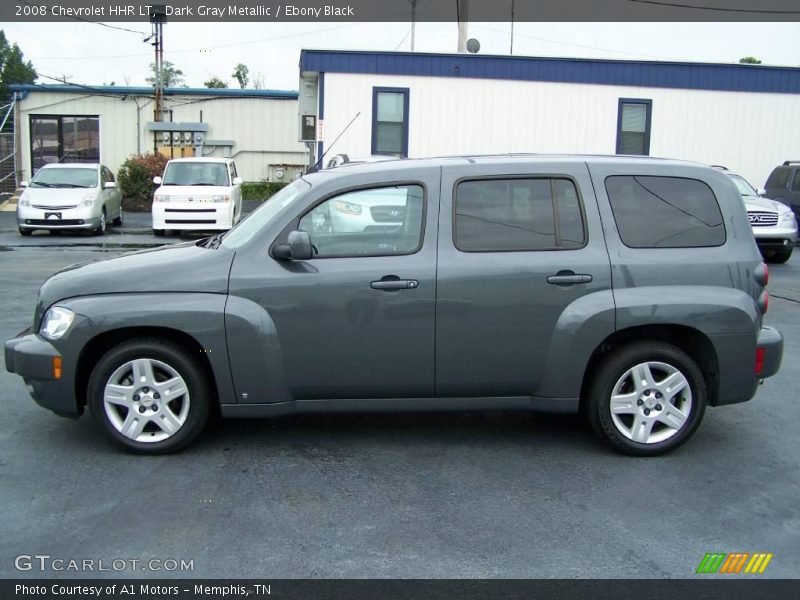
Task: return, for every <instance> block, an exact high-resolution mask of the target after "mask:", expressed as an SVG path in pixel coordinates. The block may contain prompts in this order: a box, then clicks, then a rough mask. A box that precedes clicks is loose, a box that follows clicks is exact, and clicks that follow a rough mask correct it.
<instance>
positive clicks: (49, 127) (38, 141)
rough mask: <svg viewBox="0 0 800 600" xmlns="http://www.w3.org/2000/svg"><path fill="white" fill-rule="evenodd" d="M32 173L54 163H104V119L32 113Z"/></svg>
mask: <svg viewBox="0 0 800 600" xmlns="http://www.w3.org/2000/svg"><path fill="white" fill-rule="evenodd" d="M30 128H31V129H30V132H31V176H33V175H35V174H36V171H38V170H39V169H40V168H41V167H43V166H44V165H46V164H48V163H53V162H100V118H99V117H97V116H87V115H31V117H30Z"/></svg>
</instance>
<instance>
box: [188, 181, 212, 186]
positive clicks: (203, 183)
mask: <svg viewBox="0 0 800 600" xmlns="http://www.w3.org/2000/svg"><path fill="white" fill-rule="evenodd" d="M192 185H217V184H216V183H208V182H207V181H201V182H200V183H193V184H192Z"/></svg>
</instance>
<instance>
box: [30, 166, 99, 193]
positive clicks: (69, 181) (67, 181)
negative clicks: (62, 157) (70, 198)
mask: <svg viewBox="0 0 800 600" xmlns="http://www.w3.org/2000/svg"><path fill="white" fill-rule="evenodd" d="M30 187H42V188H93V187H97V169H72V168H66V167H51V168H48V169H39V172H38V173H37V174H36V177H34V178H33V179H32V180H31V182H30Z"/></svg>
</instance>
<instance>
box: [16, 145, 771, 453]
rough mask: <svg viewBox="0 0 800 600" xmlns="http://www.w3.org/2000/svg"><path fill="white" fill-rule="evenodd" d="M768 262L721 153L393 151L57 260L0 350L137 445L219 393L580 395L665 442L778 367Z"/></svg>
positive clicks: (199, 422)
mask: <svg viewBox="0 0 800 600" xmlns="http://www.w3.org/2000/svg"><path fill="white" fill-rule="evenodd" d="M376 197H380V201H376V200H375V198H376ZM366 213H369V218H365V215H366ZM320 223H325V224H326V225H325V227H323V228H320V227H319V224H320ZM358 224H360V225H358ZM767 279H768V271H767V268H766V265H764V264H763V263H762V260H761V256H760V254H759V251H758V248H757V247H756V243H755V241H754V239H753V233H752V230H751V228H750V225H749V223H748V220H747V215H746V213H745V208H744V205H743V203H742V201H741V197H740V195H739V192H738V191H737V189H736V187H735V186H734V184H733V183H732V182H731V180H730V178H729V177H727V176H726V175H725V174H724V173H720V172H719V171H718V170H716V169H712V168H710V167H707V166H702V165H698V164H693V163H688V162H679V161H671V160H658V159H649V158H629V157H564V156H500V157H488V156H487V157H477V156H476V157H456V158H441V159H425V160H398V161H387V162H381V163H373V164H367V165H354V166H350V167H348V168H342V169H331V170H323V171H320V172H318V173H314V174H310V175H307V176H305V177H303V178H302V179H299V180H297V181H295V182H294V183H292V184H291V185H289V186H287V187H286V188H284V189H283V190H281V191H280V192H279V193H278V194H276V195H275V196H273V197H272V198H271V199H270V200H269V201H268V202H266V203H265V204H264V205H263V206H261V207H260V208H259V209H258V210H257V211H255V212H254V213H253V214H252V215H251V216H250V217H249V218H247V219H246V220H244V221H243V222H242V223H240V224H239V225H238V226H237V227H235V228H234V229H232V230H231V231H230V232H228V233H226V234H220V235H217V236H214V237H211V238H207V239H204V240H200V241H198V242H187V243H182V244H177V245H174V246H169V247H165V248H160V249H157V250H152V251H145V252H139V253H135V254H129V255H126V256H122V257H119V258H114V259H110V260H104V261H97V262H92V263H89V264H84V265H76V266H73V267H69V268H67V269H64V270H63V271H60V272H59V273H56V274H55V275H53V276H52V277H51V278H50V279H49V280H47V281H46V282H45V283H44V285H43V286H42V287H41V290H40V291H39V296H38V299H37V303H36V311H35V317H34V323H33V329H32V330H31V331H30V332H27V333H24V334H21V335H20V336H19V337H17V338H16V339H13V340H10V341H8V342H6V345H5V357H6V365H7V368H8V370H9V371H11V372H13V373H18V374H19V375H21V376H22V377H23V378H24V379H25V382H26V383H27V384H28V386H29V388H30V390H31V393H32V395H33V397H34V399H35V400H36V401H37V402H38V403H39V404H41V405H42V406H44V407H46V408H49V409H50V410H52V411H53V412H55V413H57V414H59V415H63V416H70V417H77V416H78V415H80V414H82V412H83V411H84V409H85V408H87V407H88V409H89V412H91V413H92V415H93V417H94V418H95V420H96V421H97V423H98V424H99V426H100V428H101V429H102V430H103V431H105V432H106V433H107V434H108V435H109V436H110V438H111V439H112V440H114V441H116V442H117V443H119V444H120V445H122V446H123V447H125V448H127V449H129V450H132V451H135V452H141V453H164V452H170V451H175V450H178V449H179V448H182V447H184V446H186V445H187V444H188V443H189V442H191V441H192V440H194V439H195V438H196V437H197V436H198V434H199V433H200V432H201V430H202V429H203V426H204V425H205V423H206V420H207V418H208V416H209V413H210V412H211V411H212V410H214V409H216V407H219V410H220V411H221V413H222V415H223V416H226V417H243V418H252V417H264V416H279V415H286V414H290V413H296V412H324V411H408V410H414V411H449V410H531V411H550V412H576V411H581V412H583V413H584V414H585V415H586V416H587V417H588V419H589V421H590V422H591V424H592V426H593V428H594V429H595V430H596V431H597V433H598V434H599V435H600V436H601V437H602V438H603V439H604V440H605V441H607V442H608V443H610V444H611V445H612V446H614V447H615V448H617V449H618V450H620V451H622V452H625V453H628V454H634V455H656V454H661V453H663V452H666V451H668V450H671V449H673V448H675V447H677V446H679V445H680V444H682V443H683V442H685V441H686V440H687V439H688V438H689V437H690V436H691V435H692V434H693V433H694V431H695V430H696V429H697V427H698V425H699V424H700V421H701V419H702V417H703V413H704V411H705V409H706V406H708V405H710V406H720V405H723V404H731V403H736V402H744V401H747V400H749V399H750V398H752V397H753V396H754V394H755V392H756V389H757V387H758V384H759V382H761V381H762V380H763V379H764V378H766V377H769V376H771V375H774V374H775V373H776V372H777V370H778V368H779V366H780V362H781V357H782V352H783V339H782V337H781V335H780V333H779V332H778V331H776V330H775V329H773V328H770V327H764V326H762V321H763V315H764V313H765V312H766V310H767V305H768V296H767V292H766V290H765V287H766V285H767Z"/></svg>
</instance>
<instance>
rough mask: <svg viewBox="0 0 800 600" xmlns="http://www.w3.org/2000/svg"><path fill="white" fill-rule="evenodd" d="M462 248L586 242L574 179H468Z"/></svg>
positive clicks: (458, 235) (460, 219) (558, 246)
mask: <svg viewBox="0 0 800 600" xmlns="http://www.w3.org/2000/svg"><path fill="white" fill-rule="evenodd" d="M455 221H456V222H455V231H454V241H455V245H456V248H458V249H459V250H461V251H462V252H524V251H536V250H568V249H573V248H581V247H583V246H584V245H585V244H586V230H585V227H584V223H583V210H582V208H581V201H580V198H579V196H578V190H577V189H576V188H575V184H574V183H573V182H572V180H570V179H561V178H553V179H550V178H536V179H526V178H515V179H487V180H480V181H463V182H461V183H459V184H458V187H457V188H456V197H455Z"/></svg>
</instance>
